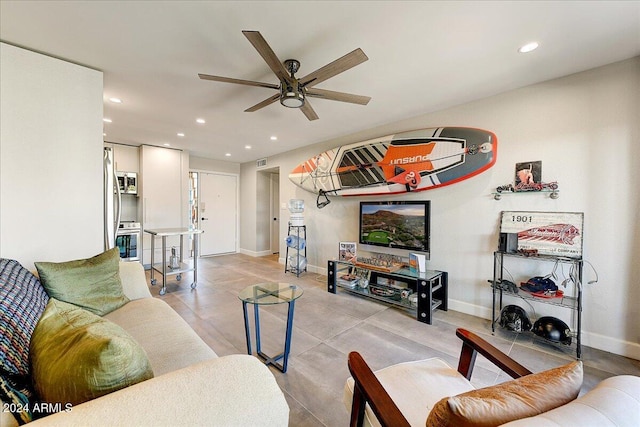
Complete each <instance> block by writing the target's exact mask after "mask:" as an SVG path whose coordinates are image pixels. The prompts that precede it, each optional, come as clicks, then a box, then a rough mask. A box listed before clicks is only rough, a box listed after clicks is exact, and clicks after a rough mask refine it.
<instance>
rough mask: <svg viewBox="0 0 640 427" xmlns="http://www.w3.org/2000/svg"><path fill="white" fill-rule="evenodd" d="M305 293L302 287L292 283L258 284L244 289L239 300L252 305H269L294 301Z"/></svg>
mask: <svg viewBox="0 0 640 427" xmlns="http://www.w3.org/2000/svg"><path fill="white" fill-rule="evenodd" d="M303 293H304V291H303V290H302V288H301V287H299V286H296V285H292V284H291V283H258V284H257V285H251V286H248V287H246V288H244V289H243V290H242V291H241V292H240V294H239V295H238V298H240V299H241V300H242V301H244V302H248V303H250V304H259V305H269V304H282V303H285V302H291V301H294V300H296V299H298V298H300V297H301V296H302V294H303Z"/></svg>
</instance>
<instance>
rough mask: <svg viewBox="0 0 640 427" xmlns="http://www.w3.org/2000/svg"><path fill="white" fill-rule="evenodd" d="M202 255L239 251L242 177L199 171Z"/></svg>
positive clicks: (199, 214)
mask: <svg viewBox="0 0 640 427" xmlns="http://www.w3.org/2000/svg"><path fill="white" fill-rule="evenodd" d="M198 181H199V182H198V184H199V191H198V202H197V205H198V220H199V221H198V223H199V227H200V229H201V230H202V231H203V233H202V234H201V235H200V255H201V256H207V255H220V254H227V253H235V252H237V250H238V248H237V237H238V176H237V175H227V174H217V173H205V172H199V173H198Z"/></svg>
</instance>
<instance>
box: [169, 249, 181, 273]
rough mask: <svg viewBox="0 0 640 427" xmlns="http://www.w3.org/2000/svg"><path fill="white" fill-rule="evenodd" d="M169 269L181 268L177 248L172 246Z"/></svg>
mask: <svg viewBox="0 0 640 427" xmlns="http://www.w3.org/2000/svg"><path fill="white" fill-rule="evenodd" d="M169 268H170V269H172V270H176V269H178V268H180V261H179V260H178V255H177V254H176V247H175V246H171V256H170V257H169Z"/></svg>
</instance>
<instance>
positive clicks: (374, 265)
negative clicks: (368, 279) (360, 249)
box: [355, 254, 407, 272]
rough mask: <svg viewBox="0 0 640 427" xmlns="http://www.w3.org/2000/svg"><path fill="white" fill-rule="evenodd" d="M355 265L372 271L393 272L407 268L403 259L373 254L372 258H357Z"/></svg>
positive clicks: (395, 256)
mask: <svg viewBox="0 0 640 427" xmlns="http://www.w3.org/2000/svg"><path fill="white" fill-rule="evenodd" d="M355 264H356V265H357V266H358V267H364V268H368V269H371V270H378V271H387V272H393V271H398V270H400V269H401V268H404V267H406V265H407V264H406V263H405V262H404V261H403V259H402V257H399V256H397V255H389V254H373V255H371V256H370V257H357V258H356V261H355Z"/></svg>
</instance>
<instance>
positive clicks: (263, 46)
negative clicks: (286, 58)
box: [242, 30, 291, 81]
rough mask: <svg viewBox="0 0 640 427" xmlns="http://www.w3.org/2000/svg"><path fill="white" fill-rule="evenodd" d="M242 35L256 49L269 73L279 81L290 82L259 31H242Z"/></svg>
mask: <svg viewBox="0 0 640 427" xmlns="http://www.w3.org/2000/svg"><path fill="white" fill-rule="evenodd" d="M242 34H244V35H245V37H246V38H247V39H248V40H249V42H250V43H251V44H252V45H253V47H255V48H256V50H257V51H258V53H259V54H260V56H262V59H264V60H265V62H266V63H267V65H269V68H271V71H273V72H274V73H275V75H276V76H277V77H278V80H280V81H283V80H285V81H291V77H290V76H289V73H288V72H287V69H286V68H285V67H284V65H283V64H282V61H280V60H279V59H278V57H277V56H276V54H275V53H274V52H273V50H272V49H271V47H270V46H269V44H268V43H267V41H266V40H265V39H264V37H262V34H260V32H259V31H246V30H245V31H242Z"/></svg>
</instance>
